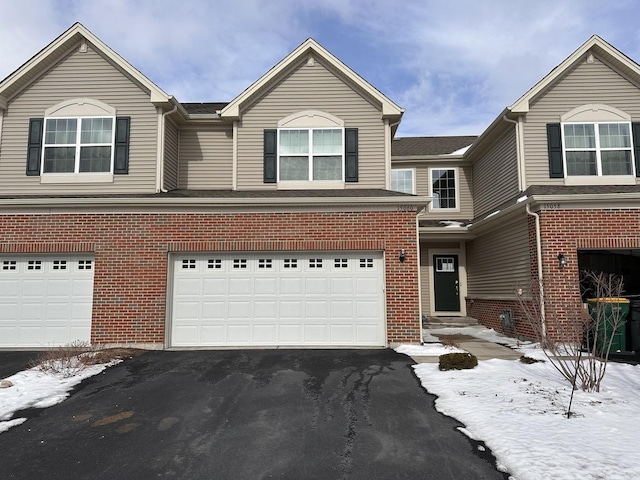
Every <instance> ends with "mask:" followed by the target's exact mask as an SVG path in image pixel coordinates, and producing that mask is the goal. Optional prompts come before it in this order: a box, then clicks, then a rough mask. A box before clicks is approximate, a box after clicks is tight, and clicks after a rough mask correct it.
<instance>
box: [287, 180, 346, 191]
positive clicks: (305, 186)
mask: <svg viewBox="0 0 640 480" xmlns="http://www.w3.org/2000/svg"><path fill="white" fill-rule="evenodd" d="M344 188H345V187H344V182H343V181H342V180H315V181H284V182H278V190H340V189H344Z"/></svg>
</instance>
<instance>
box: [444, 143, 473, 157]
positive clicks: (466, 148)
mask: <svg viewBox="0 0 640 480" xmlns="http://www.w3.org/2000/svg"><path fill="white" fill-rule="evenodd" d="M470 148H471V145H467V146H466V147H462V148H460V149H459V150H456V151H455V152H451V153H448V154H447V155H464V154H465V153H466V152H467V150H469V149H470Z"/></svg>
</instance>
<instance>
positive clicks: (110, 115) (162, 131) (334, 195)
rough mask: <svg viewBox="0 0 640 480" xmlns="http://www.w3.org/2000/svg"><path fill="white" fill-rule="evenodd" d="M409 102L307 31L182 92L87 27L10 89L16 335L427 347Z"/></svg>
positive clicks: (149, 343) (4, 294) (9, 312)
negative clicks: (387, 92)
mask: <svg viewBox="0 0 640 480" xmlns="http://www.w3.org/2000/svg"><path fill="white" fill-rule="evenodd" d="M402 114H403V109H402V108H400V107H399V106H397V105H396V104H395V103H394V102H392V101H391V100H389V99H388V98H387V97H385V96H384V95H383V94H381V93H380V92H379V91H378V90H376V89H375V88H373V87H372V86H371V85H369V84H368V83H367V82H366V81H364V80H363V79H362V78H361V77H359V76H358V75H357V74H356V73H355V72H353V71H352V70H350V69H349V68H348V67H347V66H346V65H344V64H343V63H342V62H340V61H339V60H338V59H337V58H336V57H334V56H333V55H332V54H331V53H329V52H328V51H326V50H325V49H324V48H323V47H322V46H320V45H319V44H317V43H316V42H315V41H313V40H311V39H309V40H307V41H305V42H304V43H303V44H302V45H300V46H299V47H298V48H297V49H296V50H294V51H293V52H291V54H289V55H288V56H287V57H285V58H284V59H283V60H282V61H281V62H279V63H278V64H277V65H275V66H274V67H273V68H272V69H271V70H269V71H268V72H267V73H265V74H264V75H263V76H262V77H261V78H259V79H258V80H256V82H254V83H253V84H252V85H250V86H249V87H248V88H247V89H246V90H245V91H244V92H242V93H241V94H240V95H239V96H238V97H236V98H235V99H233V100H232V101H231V102H229V103H220V104H215V103H207V104H197V103H196V104H194V103H184V104H182V103H180V102H178V101H177V100H176V99H175V98H174V97H172V96H171V95H169V94H167V93H165V92H164V91H162V90H161V89H160V88H159V87H158V86H156V85H155V84H154V83H153V82H151V81H150V80H149V79H147V78H146V77H145V76H144V75H142V74H141V73H140V72H139V71H137V70H136V69H135V68H134V67H132V66H131V65H130V64H129V63H127V62H126V60H124V59H123V58H121V57H120V56H119V55H118V54H117V53H116V52H114V51H113V50H111V49H110V48H109V47H108V46H107V45H105V44H104V43H103V42H102V41H100V40H99V39H98V38H96V37H95V36H94V35H93V34H92V33H91V32H90V31H88V30H87V29H86V28H85V27H83V26H82V25H80V24H75V25H73V26H72V27H71V28H70V29H69V30H67V31H66V32H64V33H63V34H62V35H61V36H60V37H58V38H57V39H55V40H54V41H53V42H52V43H51V44H49V45H48V46H47V47H45V48H44V49H43V50H42V51H40V52H39V53H38V54H37V55H35V56H34V57H33V58H32V59H30V60H29V61H28V62H27V63H25V64H24V65H23V66H22V67H20V68H19V69H18V70H16V71H15V72H14V73H12V74H11V75H9V77H7V78H6V79H5V80H3V81H2V82H1V83H0V348H38V347H46V346H52V345H63V344H66V343H69V342H72V341H83V342H91V343H94V344H102V345H113V344H118V345H122V344H126V345H138V346H141V347H145V348H198V347H203V348H211V347H275V346H289V347H363V346H366V347H383V346H388V345H391V344H396V343H407V342H408V343H417V342H419V341H420V329H421V326H420V317H421V310H420V308H421V307H420V294H419V284H420V278H419V270H418V268H417V267H418V261H419V254H418V242H417V212H418V211H420V210H422V209H423V208H424V207H425V205H427V204H428V202H429V200H430V199H429V198H428V197H427V196H413V195H407V194H403V193H399V192H396V191H393V190H391V188H390V185H391V142H392V138H393V136H394V133H395V130H396V129H397V125H398V123H399V122H400V120H401V118H402Z"/></svg>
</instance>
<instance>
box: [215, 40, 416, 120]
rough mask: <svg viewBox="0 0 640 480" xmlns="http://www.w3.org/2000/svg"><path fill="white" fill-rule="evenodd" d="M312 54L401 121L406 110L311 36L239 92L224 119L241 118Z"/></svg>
mask: <svg viewBox="0 0 640 480" xmlns="http://www.w3.org/2000/svg"><path fill="white" fill-rule="evenodd" d="M309 53H313V54H314V55H316V56H317V57H319V58H321V59H322V60H323V61H325V62H327V64H329V65H331V66H332V67H333V68H335V69H336V70H337V71H339V72H340V73H341V74H342V75H344V77H345V78H346V79H347V80H348V81H349V82H351V83H352V85H354V86H355V87H357V88H358V89H359V90H360V91H362V92H364V93H365V94H366V95H367V96H368V97H370V98H371V99H373V100H374V101H375V102H376V103H378V104H379V105H380V107H381V110H382V118H389V119H391V120H395V121H399V120H400V118H401V117H402V114H403V113H404V109H403V108H400V107H399V106H398V105H396V104H395V103H394V102H393V101H391V100H389V98H387V97H386V96H385V95H383V94H382V93H381V92H380V91H379V90H377V89H376V88H375V87H373V86H372V85H371V84H370V83H368V82H367V81H366V80H364V79H363V78H362V77H361V76H360V75H358V74H357V73H355V72H354V71H353V70H351V69H350V68H349V67H347V66H346V65H345V64H344V63H342V62H341V61H340V60H338V58H336V57H335V56H333V55H332V54H331V53H330V52H329V51H328V50H326V49H325V48H324V47H322V46H321V45H320V44H319V43H318V42H316V41H315V40H314V39H312V38H308V39H307V40H305V41H304V42H303V43H302V44H301V45H300V46H299V47H298V48H296V49H295V50H293V51H292V52H291V53H290V54H289V55H287V56H286V57H284V58H283V59H282V60H281V61H280V62H278V63H277V64H276V65H275V66H274V67H272V68H271V69H270V70H269V71H268V72H267V73H265V74H264V75H262V76H261V77H260V78H259V79H258V80H256V81H255V82H253V83H252V84H251V85H250V86H249V87H248V88H246V89H245V90H244V91H243V92H242V93H241V94H240V95H238V96H237V97H236V98H234V99H233V100H232V101H231V102H230V103H229V104H228V105H227V106H226V107H224V108H223V109H222V111H221V112H220V116H221V117H222V118H227V119H230V120H232V119H238V118H240V110H241V107H242V105H243V104H246V103H248V102H250V101H251V100H252V99H253V98H254V97H256V96H258V95H260V94H262V93H263V92H264V91H265V90H266V89H267V88H268V87H269V86H270V85H271V84H272V83H273V82H274V81H276V79H277V78H278V76H279V74H281V73H282V72H283V71H285V70H286V69H287V68H288V67H290V66H291V65H292V64H294V63H295V62H297V61H299V60H300V59H302V58H304V57H305V56H306V55H308V54H309Z"/></svg>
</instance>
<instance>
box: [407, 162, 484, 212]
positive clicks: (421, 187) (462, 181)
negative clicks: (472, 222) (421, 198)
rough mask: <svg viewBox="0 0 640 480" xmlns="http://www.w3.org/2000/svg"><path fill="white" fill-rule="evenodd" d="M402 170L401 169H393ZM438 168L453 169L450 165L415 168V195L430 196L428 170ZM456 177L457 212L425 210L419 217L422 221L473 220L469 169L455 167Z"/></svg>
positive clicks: (426, 165)
mask: <svg viewBox="0 0 640 480" xmlns="http://www.w3.org/2000/svg"><path fill="white" fill-rule="evenodd" d="M395 168H402V167H395ZM432 168H440V169H448V168H449V169H450V168H455V167H453V166H452V165H451V164H440V163H433V164H422V165H419V166H416V167H415V170H416V193H417V194H418V195H430V194H431V192H430V188H429V187H430V185H429V183H430V182H429V169H432ZM456 172H457V175H458V190H459V191H458V199H459V205H458V206H459V208H460V211H459V212H454V211H452V210H450V209H446V208H445V209H436V210H431V209H427V210H426V211H425V212H424V213H422V214H421V215H420V218H421V219H424V220H468V219H471V218H473V198H472V196H471V167H470V166H460V167H457V170H456Z"/></svg>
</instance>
